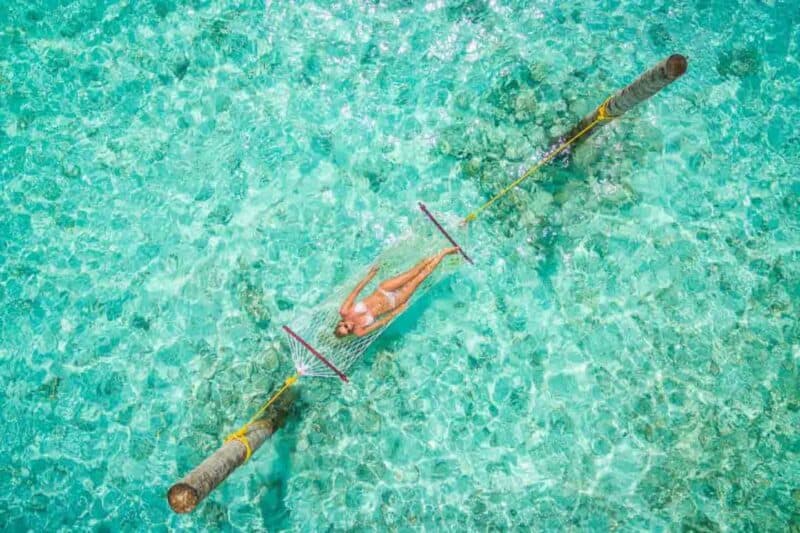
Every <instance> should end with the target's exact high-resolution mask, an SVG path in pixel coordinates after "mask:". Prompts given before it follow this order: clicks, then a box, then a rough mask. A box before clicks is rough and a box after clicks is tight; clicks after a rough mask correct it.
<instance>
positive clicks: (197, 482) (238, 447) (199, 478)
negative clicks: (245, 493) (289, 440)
mask: <svg viewBox="0 0 800 533" xmlns="http://www.w3.org/2000/svg"><path fill="white" fill-rule="evenodd" d="M294 399H295V392H294V391H293V390H287V391H286V393H285V394H283V395H281V396H280V397H279V398H277V399H276V400H275V403H273V404H272V406H271V409H270V410H269V412H268V413H267V414H266V416H264V418H261V419H259V420H257V421H255V422H252V423H250V424H249V425H248V427H247V432H246V433H245V434H244V438H245V439H246V440H247V443H248V444H249V445H250V450H248V449H247V447H246V446H245V444H244V443H243V442H242V441H241V440H238V439H235V440H228V441H227V442H225V443H224V444H223V445H222V446H220V447H219V448H218V449H217V451H215V452H214V453H213V454H211V455H210V456H209V457H208V458H207V459H206V460H205V461H203V462H202V463H200V464H199V465H198V466H197V467H196V468H195V469H194V470H192V471H191V472H189V473H188V474H187V475H186V476H185V477H184V478H183V479H181V480H180V481H178V482H177V483H175V484H174V485H172V487H170V489H169V492H167V500H168V501H169V506H170V507H171V508H172V510H173V511H175V512H176V513H189V512H191V511H192V510H194V508H195V507H197V504H199V503H200V502H201V501H203V499H204V498H205V497H206V496H208V494H209V493H210V492H211V491H212V490H214V489H215V488H216V487H217V485H219V484H220V483H222V482H223V481H225V479H226V478H227V477H228V476H229V475H231V473H232V472H233V471H234V470H236V469H237V468H239V467H240V466H241V465H242V464H244V463H245V462H246V461H247V459H248V458H249V456H250V454H251V453H255V451H256V450H258V449H259V448H260V447H261V445H262V444H264V441H265V440H267V439H268V438H269V437H271V436H272V434H273V433H275V431H277V430H278V428H280V427H281V426H283V424H284V423H285V422H286V418H287V416H288V414H289V409H290V408H291V406H292V403H293V402H294Z"/></svg>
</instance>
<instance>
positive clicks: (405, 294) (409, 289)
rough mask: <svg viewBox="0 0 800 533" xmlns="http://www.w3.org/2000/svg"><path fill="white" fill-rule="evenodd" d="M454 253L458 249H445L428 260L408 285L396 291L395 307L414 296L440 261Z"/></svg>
mask: <svg viewBox="0 0 800 533" xmlns="http://www.w3.org/2000/svg"><path fill="white" fill-rule="evenodd" d="M456 252H458V248H456V247H453V248H445V249H444V250H442V251H441V252H439V253H438V254H436V255H435V256H433V257H431V258H429V259H428V263H427V264H426V265H425V267H424V268H423V269H422V270H421V271H420V272H419V273H418V274H417V275H416V276H415V277H414V278H413V279H411V280H409V281H408V283H406V284H405V285H404V286H402V287H399V288H398V289H397V292H396V294H397V298H396V300H395V305H396V306H398V307H399V306H401V305H403V304H404V303H406V302H407V301H408V300H409V298H411V295H412V294H414V291H415V290H417V287H419V286H420V284H421V283H422V282H423V281H425V279H426V278H427V277H428V276H430V275H431V273H433V271H434V270H436V267H437V266H439V263H441V262H442V259H444V258H445V256H447V255H450V254H454V253H456Z"/></svg>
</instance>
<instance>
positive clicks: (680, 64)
mask: <svg viewBox="0 0 800 533" xmlns="http://www.w3.org/2000/svg"><path fill="white" fill-rule="evenodd" d="M688 66H689V62H688V60H687V59H686V56H682V55H681V54H672V55H671V56H669V58H668V59H667V75H668V76H669V77H670V79H673V80H674V79H675V78H679V77H681V76H683V74H684V73H685V72H686V69H687V68H688Z"/></svg>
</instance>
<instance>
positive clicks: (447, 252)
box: [439, 246, 458, 256]
mask: <svg viewBox="0 0 800 533" xmlns="http://www.w3.org/2000/svg"><path fill="white" fill-rule="evenodd" d="M455 253H458V246H451V247H450V248H445V249H444V250H442V251H441V252H439V254H440V255H442V256H445V255H450V254H455Z"/></svg>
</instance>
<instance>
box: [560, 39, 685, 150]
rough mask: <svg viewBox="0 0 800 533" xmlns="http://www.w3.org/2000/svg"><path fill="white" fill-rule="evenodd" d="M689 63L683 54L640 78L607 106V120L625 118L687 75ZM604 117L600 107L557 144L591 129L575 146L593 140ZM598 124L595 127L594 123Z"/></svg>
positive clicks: (620, 92)
mask: <svg viewBox="0 0 800 533" xmlns="http://www.w3.org/2000/svg"><path fill="white" fill-rule="evenodd" d="M687 65H688V63H687V60H686V58H685V57H684V56H682V55H680V54H674V55H671V56H669V57H668V58H667V59H665V60H663V61H661V62H660V63H659V64H657V65H656V66H654V67H653V68H651V69H650V70H648V71H647V72H645V73H644V74H642V75H641V76H639V77H638V78H637V79H636V80H635V81H634V82H633V83H631V84H630V85H628V86H627V87H625V88H624V89H622V90H621V91H619V92H618V93H616V94H615V95H614V96H612V97H611V98H609V99H608V101H607V102H606V105H605V112H606V115H605V116H606V118H609V119H613V118H617V117H620V116H622V115H623V114H625V113H626V112H628V111H630V110H631V109H632V108H633V107H635V106H636V105H638V104H640V103H641V102H643V101H645V100H647V99H648V98H650V97H651V96H653V95H654V94H656V93H657V92H658V91H660V90H661V89H663V88H664V87H666V86H667V85H669V84H670V83H672V82H673V81H675V80H677V79H678V78H680V77H681V76H683V74H684V72H686V68H687ZM599 114H600V108H599V107H598V108H597V109H595V110H594V111H592V112H591V113H589V114H588V115H586V116H585V117H583V119H582V120H581V121H580V122H579V123H578V124H577V125H576V126H575V127H574V128H572V129H571V130H570V131H569V133H567V134H566V135H562V136H561V137H559V138H558V141H556V142H557V143H559V144H560V142H563V141H564V140H566V139H571V138H572V137H574V136H575V135H577V134H578V133H580V132H581V131H583V130H584V129H585V128H587V127H589V126H591V128H590V129H589V130H588V131H586V132H585V133H584V134H583V135H582V136H581V137H580V138H579V139H576V140H575V143H574V144H577V143H578V142H580V141H582V140H584V139H586V138H588V137H590V136H591V135H592V134H593V133H594V132H595V131H596V130H597V128H599V127H600V126H602V125H603V124H604V123H605V122H607V120H600V121H597V119H598V117H599ZM593 123H594V125H593V126H592V124H593Z"/></svg>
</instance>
